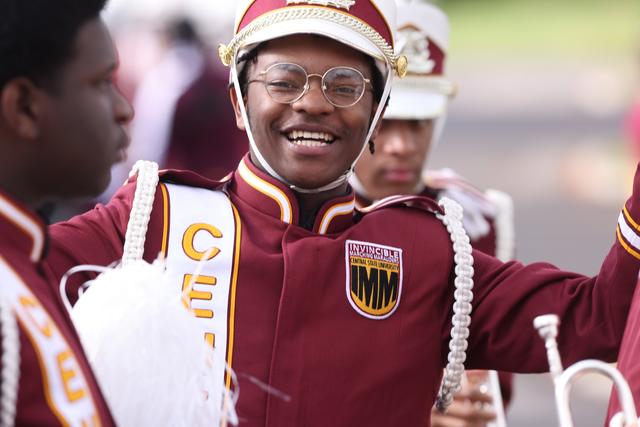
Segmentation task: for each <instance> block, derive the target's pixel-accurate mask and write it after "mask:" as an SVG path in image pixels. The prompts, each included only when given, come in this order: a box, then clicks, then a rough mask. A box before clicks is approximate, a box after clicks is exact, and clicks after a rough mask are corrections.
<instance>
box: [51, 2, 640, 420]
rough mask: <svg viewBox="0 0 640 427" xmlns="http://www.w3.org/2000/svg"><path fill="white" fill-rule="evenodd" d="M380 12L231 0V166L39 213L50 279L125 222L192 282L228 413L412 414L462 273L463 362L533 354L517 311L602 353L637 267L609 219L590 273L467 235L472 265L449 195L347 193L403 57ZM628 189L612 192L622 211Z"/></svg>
mask: <svg viewBox="0 0 640 427" xmlns="http://www.w3.org/2000/svg"><path fill="white" fill-rule="evenodd" d="M394 14H395V4H394V2H393V1H392V0H375V1H373V0H333V1H331V0H326V1H319V0H254V1H249V0H246V1H242V2H240V4H239V5H238V14H237V20H236V31H235V36H234V38H233V40H232V41H231V42H230V43H229V45H227V46H222V47H221V48H220V54H221V58H222V59H223V61H224V62H225V63H226V64H229V65H230V66H231V74H232V78H233V82H234V84H233V92H232V96H233V102H234V106H235V109H236V115H237V120H238V123H239V124H240V126H241V127H243V128H244V129H245V130H246V132H247V136H248V138H249V141H250V144H251V152H250V154H249V155H248V156H246V157H245V158H244V159H243V160H242V162H241V163H240V165H239V166H238V169H237V170H236V171H235V172H234V173H233V174H232V176H231V177H230V178H229V179H228V180H227V181H224V182H213V181H208V180H206V179H204V178H202V177H199V176H196V175H194V174H191V173H185V172H177V171H166V172H162V173H161V174H160V184H159V185H158V186H157V187H156V186H155V184H154V179H157V174H156V173H155V171H154V168H153V165H149V164H142V165H141V166H140V167H139V175H138V179H137V180H136V179H132V180H131V182H130V183H128V184H127V185H126V186H124V187H123V188H122V189H121V190H120V191H119V193H118V194H117V195H116V196H115V197H114V199H112V200H111V202H109V204H107V205H106V206H98V207H97V208H96V209H94V210H93V211H91V212H89V213H87V214H85V215H82V216H80V217H77V218H75V219H72V220H71V221H69V222H67V223H64V224H60V225H56V226H55V227H53V229H52V255H51V257H50V260H49V265H48V266H49V268H50V273H51V274H52V275H53V279H57V278H58V277H59V276H60V275H61V274H63V273H64V272H65V271H67V269H68V268H69V267H70V266H73V265H76V264H84V263H90V264H103V265H106V264H109V263H111V262H113V261H116V260H118V259H120V258H121V257H122V256H123V243H124V240H125V230H126V229H127V228H128V227H129V230H132V233H131V234H130V237H129V238H127V242H128V243H131V246H129V245H128V246H127V247H128V248H129V247H134V248H140V249H144V258H145V259H147V260H152V259H154V258H155V257H156V256H157V255H158V253H160V252H162V253H163V254H164V256H165V257H166V260H167V263H168V266H169V270H170V271H171V275H172V280H173V281H174V282H175V286H176V298H179V297H180V294H181V289H183V288H184V287H187V286H188V285H189V284H190V283H191V282H195V285H194V288H193V290H192V292H190V293H189V295H190V299H191V306H192V308H194V309H195V312H196V315H197V316H198V317H199V321H200V322H201V324H202V328H203V338H204V339H206V340H207V341H208V342H209V343H210V344H212V345H214V346H215V347H216V348H217V349H218V350H220V351H221V352H222V353H223V354H226V358H227V363H228V364H229V365H230V366H231V367H232V368H233V369H234V370H235V372H236V373H237V374H238V377H239V381H240V387H241V389H242V395H241V397H240V400H239V402H238V414H239V417H240V418H241V419H242V420H243V423H244V425H247V426H265V425H267V426H296V425H308V426H316V425H317V426H320V425H322V426H326V425H333V426H353V425H368V426H387V425H429V424H430V420H429V413H428V411H425V408H428V407H431V405H432V403H433V402H434V400H435V399H436V394H437V393H438V387H439V384H440V382H441V379H442V371H443V368H444V367H445V365H446V364H447V362H446V359H447V351H448V346H449V336H450V333H451V327H452V323H453V324H455V325H456V326H455V331H454V334H453V335H454V336H455V340H453V341H452V342H453V344H452V347H453V348H454V350H455V352H454V353H453V354H452V356H451V364H450V365H449V366H450V367H451V369H448V370H447V374H446V378H447V380H446V382H445V383H446V384H445V386H446V387H445V389H444V391H445V393H444V395H443V399H442V400H441V402H443V403H444V404H446V402H447V401H448V399H449V398H450V390H449V389H451V390H455V388H456V387H455V383H456V381H457V375H458V373H459V366H458V362H459V361H461V360H464V356H463V355H462V354H461V353H460V351H461V349H462V348H466V344H465V343H464V337H465V336H466V332H465V327H466V325H467V323H468V321H469V317H468V314H469V301H470V293H469V292H468V289H467V288H468V286H469V285H470V284H471V278H470V276H471V275H472V274H473V282H474V283H475V288H474V291H473V292H474V318H473V322H471V324H470V335H469V347H468V349H469V354H468V357H467V363H466V364H467V365H468V366H469V367H471V368H497V369H501V370H512V371H519V372H543V371H546V370H547V369H548V368H547V361H546V356H545V351H544V346H543V345H536V344H535V343H537V342H538V341H539V338H537V333H536V331H534V329H533V327H532V326H531V322H532V319H533V318H534V317H535V316H536V315H539V314H543V313H546V312H549V311H551V312H555V313H558V314H560V315H561V316H563V323H562V326H561V336H562V337H563V339H562V340H561V344H560V346H561V350H562V353H563V357H564V360H565V362H569V363H570V362H571V361H575V360H577V359H581V358H584V357H598V358H603V359H607V360H613V359H615V357H616V355H617V349H618V346H619V342H620V337H621V334H622V330H623V327H624V322H625V318H626V312H627V309H628V301H629V299H630V296H631V294H632V293H633V290H634V287H635V277H636V275H637V274H638V267H639V264H640V261H639V260H638V259H636V258H635V257H634V256H633V254H632V252H631V251H630V250H631V246H630V242H631V241H633V239H634V237H633V236H635V232H634V231H631V230H630V229H629V228H628V227H625V224H621V225H620V226H621V229H622V234H621V235H620V237H619V238H617V239H616V241H615V242H614V245H613V247H612V248H611V251H610V253H609V254H608V256H607V257H606V259H605V261H604V263H603V265H602V268H601V271H600V274H599V275H598V276H597V277H594V278H587V277H584V276H581V275H578V274H575V273H569V272H562V271H560V270H558V269H556V268H554V267H553V266H550V265H548V264H543V263H540V264H533V265H529V266H523V265H522V264H520V263H518V262H510V263H506V264H504V263H502V262H501V261H499V260H497V259H495V258H492V257H490V256H488V255H485V254H482V253H480V252H473V258H474V259H473V268H472V267H471V265H470V264H471V256H470V251H471V249H470V246H469V244H468V240H467V237H466V236H465V235H464V232H463V230H462V227H461V224H460V222H461V216H462V214H461V212H460V210H459V208H458V207H457V206H456V205H455V204H454V203H453V202H451V203H449V202H443V206H444V209H443V208H442V207H440V206H439V205H438V204H436V203H435V202H433V201H432V200H430V199H428V198H423V197H419V196H405V197H397V198H393V199H390V200H387V201H386V202H385V203H382V204H378V205H377V206H375V207H372V208H369V209H367V210H366V212H358V211H355V210H354V204H355V203H354V194H353V192H352V191H351V190H350V187H349V186H348V182H347V181H348V179H349V176H350V174H351V170H352V165H353V164H354V163H355V161H356V160H357V157H358V155H359V154H360V152H361V151H362V150H364V149H365V148H366V147H367V145H368V140H369V139H370V138H371V137H372V136H375V134H376V125H377V122H378V119H379V117H380V115H381V113H382V110H383V108H384V105H385V103H386V98H387V95H388V91H389V89H390V83H391V80H392V73H393V72H394V71H397V72H398V73H399V74H403V72H404V71H405V65H406V63H405V62H404V61H403V60H402V59H400V58H396V57H395V55H394V53H393V52H394V38H393V37H394V36H393V34H394V25H395V24H394V23H395V16H394ZM152 178H153V179H152ZM149 184H151V185H149ZM136 188H138V189H139V190H140V193H139V196H137V197H135V198H134V192H135V191H136ZM635 191H638V189H637V188H636V189H635ZM637 197H638V195H636V193H634V196H633V197H632V198H631V199H630V200H629V202H628V203H627V205H626V206H627V209H628V211H629V212H630V215H631V217H634V218H640V206H638V202H637V200H636V199H637ZM138 202H140V204H138ZM148 205H151V206H152V211H151V214H150V219H149V222H148V224H146V222H145V215H143V214H140V212H142V211H141V210H139V207H143V208H144V207H145V206H148ZM132 206H133V207H134V210H135V212H134V213H132V214H131V209H132ZM130 220H131V221H130ZM129 221H130V222H131V224H130V225H128V223H129ZM443 221H444V222H446V224H447V226H446V227H445V226H444V225H443ZM450 232H451V234H450ZM452 238H453V240H454V241H455V242H456V244H455V245H452V243H451V239H452ZM210 248H215V249H213V250H210ZM454 253H455V257H454ZM125 256H129V249H127V251H126V253H125ZM200 263H202V265H201V266H200V269H201V270H200V271H201V272H200V274H198V276H196V277H192V274H193V272H194V271H195V270H196V268H199V267H198V265H199V264H200ZM456 286H457V287H458V290H459V292H455V295H454V287H456ZM454 298H458V299H459V301H458V303H457V304H456V306H455V308H454V309H452V308H451V307H452V306H453V301H454ZM454 311H455V312H457V314H456V316H455V317H454V318H453V320H452V313H453V312H454ZM169 345H170V343H169ZM213 369H219V370H221V371H223V370H224V369H225V366H224V364H217V365H216V366H215V367H214V368H213ZM228 383H230V380H228ZM257 384H261V385H262V386H261V387H259V386H257Z"/></svg>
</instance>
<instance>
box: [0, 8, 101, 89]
mask: <svg viewBox="0 0 640 427" xmlns="http://www.w3.org/2000/svg"><path fill="white" fill-rule="evenodd" d="M106 2H107V0H0V58H2V59H1V60H0V89H2V87H4V85H5V84H6V83H7V82H9V81H10V80H12V79H14V78H16V77H27V78H29V79H31V80H32V81H33V82H34V83H36V84H44V83H45V82H48V81H53V80H55V75H56V72H57V71H58V68H59V67H60V66H62V65H64V64H65V63H66V62H67V61H69V60H70V59H71V58H72V57H73V53H74V52H73V44H74V40H75V38H76V35H77V33H78V31H79V29H80V27H82V25H84V24H85V23H86V22H88V21H91V20H92V19H94V18H97V17H98V16H99V15H100V11H102V9H103V8H104V6H105V3H106Z"/></svg>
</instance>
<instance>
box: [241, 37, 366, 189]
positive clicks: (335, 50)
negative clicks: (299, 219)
mask: <svg viewBox="0 0 640 427" xmlns="http://www.w3.org/2000/svg"><path fill="white" fill-rule="evenodd" d="M277 63H293V64H298V65H300V66H302V67H303V68H304V69H305V70H306V72H307V73H308V74H319V75H323V74H324V73H325V72H326V71H327V70H329V69H330V68H333V67H339V66H346V67H351V68H355V69H356V70H358V71H360V72H361V73H362V74H363V76H364V77H365V78H366V79H372V67H373V61H372V60H368V58H367V57H366V56H365V55H364V54H362V53H360V52H358V51H356V50H354V49H352V48H350V47H347V46H345V45H343V44H341V43H339V42H336V41H334V40H331V39H328V38H325V37H320V36H312V35H295V36H288V37H283V38H279V39H275V40H271V41H269V42H268V43H266V44H265V45H264V46H262V47H261V49H260V51H259V53H258V56H257V59H256V61H255V62H249V63H248V64H247V65H246V66H247V67H249V69H248V70H247V81H249V82H251V81H253V82H252V83H251V84H248V85H247V90H246V95H245V104H246V106H247V114H248V116H249V123H250V125H251V131H252V133H253V137H254V139H255V143H256V145H257V147H258V149H259V150H260V152H261V153H262V155H263V156H264V158H265V159H266V161H267V162H268V163H269V164H270V165H271V167H273V169H274V170H275V171H276V172H277V173H278V174H279V175H280V176H281V177H283V178H284V179H285V180H286V181H288V182H289V183H291V184H294V185H296V186H298V187H303V188H318V187H321V186H324V185H326V184H329V183H330V182H332V181H334V180H335V179H337V178H338V177H339V176H341V175H342V174H343V173H344V172H345V171H346V170H348V169H349V167H350V166H351V164H352V163H353V162H354V161H355V159H356V158H357V156H358V154H359V153H360V151H361V149H362V146H363V144H364V142H365V138H366V136H367V132H368V130H369V126H370V123H371V121H372V119H373V116H374V114H375V111H376V108H377V102H376V100H375V99H374V95H373V91H372V87H371V85H369V84H367V88H366V90H365V92H364V95H363V96H362V98H361V99H360V100H359V101H358V102H357V103H356V104H355V105H353V106H351V107H347V108H338V107H335V106H334V105H332V104H331V103H330V102H329V101H328V100H327V99H326V98H325V96H324V95H323V93H322V89H321V83H320V78H319V77H310V79H309V85H310V87H309V90H308V92H307V93H306V94H305V95H304V96H303V97H302V98H300V99H298V100H297V101H295V102H293V103H291V104H282V103H279V102H276V101H274V100H273V99H272V98H271V96H270V95H269V93H268V92H267V89H266V86H265V85H264V84H263V83H262V82H261V81H263V80H264V76H262V75H260V73H261V72H262V71H264V70H266V69H267V68H268V67H270V66H271V65H273V64H277ZM235 109H236V117H237V120H238V123H239V126H240V127H243V126H244V123H242V118H241V116H240V113H239V109H238V108H237V105H236V108H235ZM252 160H253V161H254V163H256V164H257V165H259V163H258V162H257V160H256V158H255V156H252Z"/></svg>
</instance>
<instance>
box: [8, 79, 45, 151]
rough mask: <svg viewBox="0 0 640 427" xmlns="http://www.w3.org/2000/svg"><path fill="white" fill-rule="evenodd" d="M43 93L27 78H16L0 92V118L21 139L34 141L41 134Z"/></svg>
mask: <svg viewBox="0 0 640 427" xmlns="http://www.w3.org/2000/svg"><path fill="white" fill-rule="evenodd" d="M40 103H41V91H40V89H38V88H37V87H36V85H35V84H33V82H32V81H31V80H29V79H27V78H25V77H19V78H15V79H13V80H10V81H9V82H8V83H6V84H5V85H4V87H3V88H2V89H1V92H0V117H1V118H2V120H3V121H4V122H5V124H6V126H7V127H8V128H9V130H10V131H12V132H13V133H14V134H15V135H16V136H17V137H18V138H19V139H21V140H26V141H33V140H35V139H36V138H38V136H39V134H40V126H39V123H38V122H39V119H40V117H39V116H40V113H41V107H42V106H41V105H40Z"/></svg>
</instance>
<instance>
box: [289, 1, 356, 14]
mask: <svg viewBox="0 0 640 427" xmlns="http://www.w3.org/2000/svg"><path fill="white" fill-rule="evenodd" d="M300 3H305V4H317V5H320V6H333V7H337V8H338V9H344V10H346V11H347V12H348V11H349V8H350V7H351V6H353V5H354V4H356V0H287V4H300Z"/></svg>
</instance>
